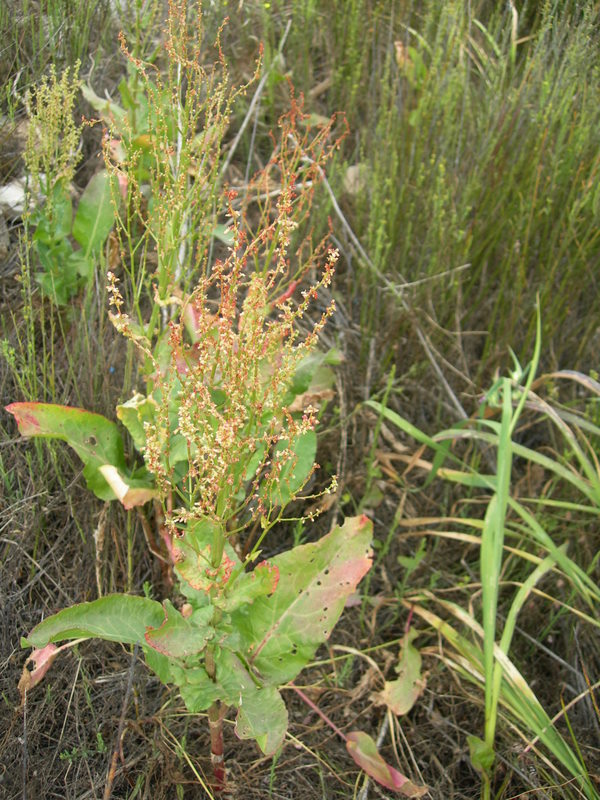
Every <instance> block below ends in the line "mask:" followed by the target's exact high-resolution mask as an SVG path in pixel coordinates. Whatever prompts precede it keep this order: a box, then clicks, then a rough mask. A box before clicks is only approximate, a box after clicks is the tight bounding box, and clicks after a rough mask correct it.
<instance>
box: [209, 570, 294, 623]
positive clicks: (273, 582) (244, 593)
mask: <svg viewBox="0 0 600 800" xmlns="http://www.w3.org/2000/svg"><path fill="white" fill-rule="evenodd" d="M278 583H279V570H278V569H277V567H275V566H273V565H272V564H268V563H267V562H266V561H263V562H262V563H261V564H258V565H257V566H256V567H255V568H254V569H253V570H252V572H245V573H243V574H242V575H240V576H239V578H238V579H237V580H236V581H235V583H234V585H233V587H232V589H231V592H230V593H228V594H226V595H225V596H224V597H223V599H222V600H221V601H220V602H219V603H218V604H219V607H220V608H222V609H223V610H224V611H229V612H231V611H235V610H236V608H239V607H240V606H242V605H250V604H251V603H253V602H254V601H255V600H256V599H257V597H263V596H265V595H269V594H273V592H274V591H275V589H276V588H277V584H278Z"/></svg>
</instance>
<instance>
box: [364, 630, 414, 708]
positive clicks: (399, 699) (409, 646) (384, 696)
mask: <svg viewBox="0 0 600 800" xmlns="http://www.w3.org/2000/svg"><path fill="white" fill-rule="evenodd" d="M418 635H419V632H418V631H417V630H415V629H414V628H411V630H410V631H409V632H408V633H407V634H406V635H405V636H404V638H403V639H402V650H401V653H400V661H399V663H398V666H397V667H396V672H397V673H398V675H399V677H398V678H397V679H396V680H395V681H386V682H385V686H384V688H383V691H381V692H378V693H377V694H375V695H374V699H375V701H376V702H377V703H381V704H383V705H386V706H387V707H388V708H389V709H391V710H392V711H393V712H394V714H397V715H398V716H401V715H402V714H408V712H409V711H410V710H411V708H412V707H413V706H414V704H415V703H416V701H417V700H418V698H419V697H420V695H421V693H422V692H423V689H424V688H425V681H424V680H423V678H422V677H421V654H420V653H419V651H418V650H417V648H416V647H415V646H414V645H413V643H412V642H413V639H415V638H416V637H417V636H418Z"/></svg>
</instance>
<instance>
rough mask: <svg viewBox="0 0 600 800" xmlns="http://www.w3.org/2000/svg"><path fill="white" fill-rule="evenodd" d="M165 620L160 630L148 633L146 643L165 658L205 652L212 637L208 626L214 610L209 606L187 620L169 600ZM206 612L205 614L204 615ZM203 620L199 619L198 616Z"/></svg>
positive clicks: (166, 602) (166, 601)
mask: <svg viewBox="0 0 600 800" xmlns="http://www.w3.org/2000/svg"><path fill="white" fill-rule="evenodd" d="M164 609H165V618H164V620H163V622H162V625H160V626H159V627H158V628H153V629H151V630H148V631H146V633H145V634H144V638H145V639H146V642H147V643H148V644H149V645H150V647H153V648H154V649H155V650H158V652H159V653H162V654H163V655H165V656H169V657H170V658H183V657H184V656H190V655H194V654H196V653H200V652H201V651H202V650H204V647H205V645H206V642H207V641H208V639H209V638H210V636H211V635H212V629H211V628H210V627H209V626H208V623H209V622H210V617H211V616H212V614H213V611H214V609H213V608H212V607H211V606H207V607H205V608H203V609H200V610H199V611H197V612H195V614H194V615H193V616H192V617H191V618H186V617H184V616H183V614H181V612H180V611H178V610H177V609H176V608H175V606H174V605H173V604H172V603H170V602H169V601H168V600H165V603H164ZM202 612H204V613H202ZM199 614H200V615H201V617H202V618H201V619H198V615H199Z"/></svg>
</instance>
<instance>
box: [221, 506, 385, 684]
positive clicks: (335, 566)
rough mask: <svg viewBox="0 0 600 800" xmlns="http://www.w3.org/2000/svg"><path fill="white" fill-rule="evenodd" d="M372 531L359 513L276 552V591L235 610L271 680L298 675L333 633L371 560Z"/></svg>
mask: <svg viewBox="0 0 600 800" xmlns="http://www.w3.org/2000/svg"><path fill="white" fill-rule="evenodd" d="M371 536H372V525H371V523H370V521H369V520H368V519H367V518H366V517H364V516H363V517H356V518H353V519H348V520H346V522H345V523H344V525H343V526H342V527H339V526H338V527H336V528H334V530H333V531H331V533H329V534H327V536H324V537H323V538H322V539H320V540H319V541H318V542H315V543H313V544H305V545H300V547H295V548H294V549H293V550H289V551H288V552H286V553H282V554H281V555H278V556H276V557H275V558H273V559H272V560H271V563H272V564H273V565H274V566H276V567H277V568H278V570H279V583H278V584H277V588H276V590H275V592H274V593H273V594H272V595H271V596H270V597H258V598H257V599H256V600H255V601H254V603H252V605H251V606H249V607H246V606H242V607H240V608H239V609H237V610H236V611H235V612H234V613H233V614H232V624H233V627H234V629H235V630H238V631H239V632H240V633H241V635H242V640H243V643H244V647H245V652H246V654H247V658H248V660H249V662H250V663H251V664H252V665H253V667H254V668H255V669H256V670H257V671H258V672H259V673H260V675H262V677H263V678H264V679H265V680H266V681H267V682H268V683H271V684H281V683H285V682H286V681H289V680H291V679H292V678H294V677H295V676H296V675H297V674H298V673H299V672H300V670H301V669H302V668H303V667H304V666H305V665H306V663H307V662H308V661H309V660H310V659H311V658H312V656H313V655H314V653H315V650H316V649H317V647H318V646H319V644H321V643H322V642H324V641H325V640H326V639H327V638H328V637H329V634H330V633H331V631H332V629H333V626H334V625H335V623H336V622H337V620H338V618H339V616H340V614H341V613H342V610H343V608H344V604H345V601H346V598H347V597H348V596H349V595H350V594H351V593H352V592H353V591H354V590H355V589H356V586H357V584H358V582H359V581H360V579H361V578H362V577H363V575H364V574H365V573H366V572H367V570H368V569H369V567H370V566H371V552H370V544H371Z"/></svg>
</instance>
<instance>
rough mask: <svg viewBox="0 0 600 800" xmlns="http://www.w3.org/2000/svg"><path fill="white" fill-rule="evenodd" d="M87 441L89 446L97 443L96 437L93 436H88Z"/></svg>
mask: <svg viewBox="0 0 600 800" xmlns="http://www.w3.org/2000/svg"><path fill="white" fill-rule="evenodd" d="M87 443H88V444H89V445H90V446H91V447H95V446H96V445H97V444H98V440H97V439H96V437H95V436H88V440H87Z"/></svg>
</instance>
